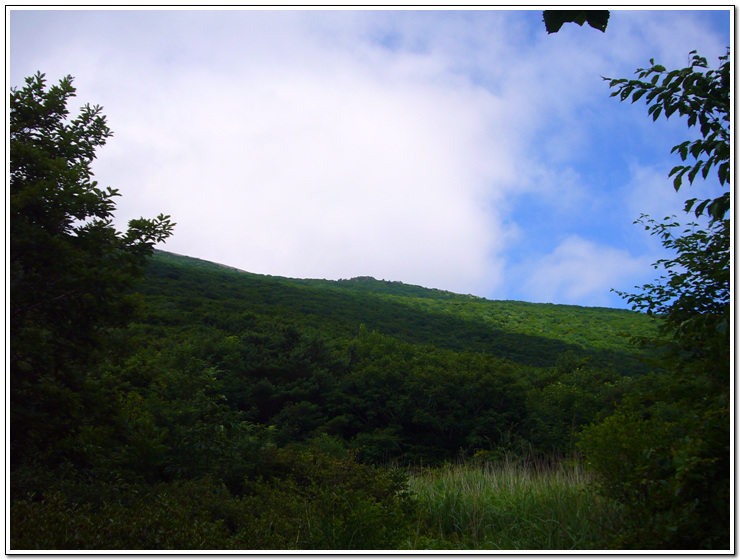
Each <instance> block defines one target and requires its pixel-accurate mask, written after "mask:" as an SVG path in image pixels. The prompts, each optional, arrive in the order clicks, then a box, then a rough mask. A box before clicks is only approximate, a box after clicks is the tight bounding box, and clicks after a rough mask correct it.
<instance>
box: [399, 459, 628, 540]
mask: <svg viewBox="0 0 740 560" xmlns="http://www.w3.org/2000/svg"><path fill="white" fill-rule="evenodd" d="M409 484H410V489H411V491H412V492H413V493H414V494H415V496H416V498H417V500H418V504H419V519H418V523H417V532H416V537H415V539H414V541H413V542H411V543H409V544H410V547H411V548H434V549H478V550H593V549H600V548H603V546H604V544H603V543H605V542H607V538H606V535H607V534H608V533H610V532H611V531H613V530H614V529H615V527H616V525H617V524H618V519H619V511H618V509H617V507H616V506H614V505H613V504H611V503H609V502H607V501H605V500H604V499H603V498H601V497H600V496H598V495H597V494H596V492H595V490H594V489H593V487H592V486H591V485H590V480H589V477H588V476H587V475H586V474H585V473H584V472H583V471H582V470H581V469H580V468H579V467H578V465H576V464H573V463H560V464H557V465H555V466H554V467H548V466H545V465H542V464H524V463H522V462H516V461H511V460H507V461H504V462H502V463H498V464H484V465H472V464H448V465H446V466H444V467H440V468H436V469H425V470H423V471H421V472H419V473H416V474H413V475H412V476H411V477H410V479H409Z"/></svg>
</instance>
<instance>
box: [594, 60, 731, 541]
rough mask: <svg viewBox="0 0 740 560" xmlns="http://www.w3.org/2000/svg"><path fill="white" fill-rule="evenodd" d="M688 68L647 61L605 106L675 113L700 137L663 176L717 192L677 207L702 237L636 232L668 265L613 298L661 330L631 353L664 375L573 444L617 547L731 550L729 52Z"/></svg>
mask: <svg viewBox="0 0 740 560" xmlns="http://www.w3.org/2000/svg"><path fill="white" fill-rule="evenodd" d="M691 57H692V58H691V64H690V66H689V67H688V68H683V69H680V70H673V71H670V72H668V71H667V70H666V69H665V68H664V67H663V66H661V65H658V64H655V62H654V61H653V60H651V61H650V63H651V67H650V68H648V69H638V70H637V72H636V73H637V74H639V75H638V79H636V80H627V79H617V80H614V79H611V80H608V81H609V85H610V87H613V88H616V91H614V92H613V93H612V96H618V97H619V98H620V99H621V100H622V101H624V100H626V99H628V98H630V96H631V100H632V102H633V103H634V102H635V101H637V100H639V99H641V98H643V97H644V99H645V101H646V103H647V104H648V106H649V109H648V113H649V114H650V115H651V116H652V118H653V120H654V121H655V120H657V119H658V118H659V116H660V115H661V114H664V115H665V116H666V118H670V117H671V116H672V115H673V114H676V113H677V114H678V115H680V116H685V117H687V120H688V125H689V128H691V127H693V126H695V125H697V124H698V125H699V130H700V134H701V137H700V138H697V139H695V140H687V141H685V142H682V143H681V144H678V145H677V146H675V147H674V148H673V150H672V153H677V154H678V155H679V156H680V157H681V159H682V161H683V162H686V160H687V159H689V156H691V158H693V160H695V161H693V162H689V164H682V165H678V166H676V167H674V168H673V169H672V170H671V172H670V173H669V176H670V177H674V183H673V185H674V188H675V189H676V190H679V189H680V188H681V187H682V186H684V184H683V180H684V177H686V178H688V180H689V184H691V183H693V182H694V180H695V179H696V177H697V176H698V175H699V174H701V176H702V177H703V178H704V179H706V178H707V177H708V176H709V174H710V173H711V172H712V171H713V170H716V173H717V177H718V179H719V183H720V185H721V186H723V187H725V192H723V193H722V194H721V195H720V196H718V197H716V198H714V199H707V200H703V201H697V199H695V198H693V199H690V200H687V201H686V205H685V210H686V212H687V213H689V212H692V211H693V213H694V215H695V217H696V218H702V217H703V218H704V219H705V220H706V221H705V224H706V225H704V226H700V225H699V224H697V223H692V224H689V225H688V226H681V225H680V223H679V222H678V221H675V220H671V219H669V218H666V219H665V220H664V221H663V222H662V223H658V222H655V221H654V220H652V219H650V218H648V217H647V216H642V217H641V218H640V219H639V220H638V221H637V222H638V223H641V224H643V225H644V226H645V228H646V229H647V230H649V231H650V232H651V234H652V235H658V236H659V237H660V238H661V240H662V244H663V246H664V247H665V248H667V249H669V250H671V251H675V254H676V256H675V257H674V258H670V259H661V260H659V261H658V262H656V263H655V265H654V267H655V268H656V269H660V268H662V269H664V270H665V271H666V276H661V277H660V278H659V279H658V281H657V282H655V283H653V284H646V285H644V286H642V288H641V292H639V293H637V294H625V293H621V292H618V293H620V295H622V297H624V298H626V299H627V300H628V301H629V302H630V303H632V304H633V309H635V310H638V311H645V312H647V313H648V314H651V315H653V316H655V317H656V318H657V320H658V321H659V329H658V337H657V338H654V339H651V340H645V339H643V340H640V342H641V343H643V344H645V343H649V344H653V345H656V346H658V347H659V348H660V349H661V350H662V356H663V358H662V363H661V365H662V366H663V367H664V369H665V371H666V372H667V373H665V374H662V375H653V376H652V377H649V378H648V379H646V380H644V381H645V382H644V383H642V384H641V387H638V390H637V391H635V392H634V393H633V394H632V395H631V396H630V397H629V398H628V399H626V400H625V402H623V403H622V406H620V407H619V408H618V409H617V411H616V412H615V414H614V415H613V416H611V417H609V418H607V419H606V420H605V421H604V422H602V423H601V424H598V425H593V426H591V427H590V428H588V429H586V430H585V431H584V433H583V435H582V439H581V448H582V450H583V451H584V453H585V455H586V457H587V460H588V462H589V463H590V465H591V466H592V467H593V468H594V469H595V470H596V472H597V473H599V474H600V475H601V476H602V480H603V488H604V490H605V492H606V493H607V494H608V495H610V496H611V497H613V498H615V499H617V500H619V501H621V502H622V503H623V504H624V505H625V507H626V508H627V519H628V520H629V521H628V525H629V531H627V532H625V534H624V535H623V536H622V537H621V538H620V540H619V541H618V542H615V543H613V544H615V545H616V546H630V547H636V548H665V549H667V548H672V549H673V548H676V549H689V548H693V549H715V548H726V547H728V544H729V535H730V533H729V525H730V433H729V428H730V410H729V402H730V394H729V387H730V374H731V368H730V262H731V258H730V245H731V243H730V220H729V219H728V217H727V214H728V212H729V208H730V197H729V185H730V181H729V180H730V165H729V163H730V114H729V111H730V69H729V49H728V50H727V54H726V55H725V56H722V57H720V66H719V68H718V69H717V70H708V69H707V62H706V60H705V59H704V58H702V57H700V56H698V55H697V54H696V52H695V51H694V52H692V53H691ZM705 69H706V70H705ZM661 77H662V80H661ZM645 78H649V80H647V81H646V80H645ZM703 158H706V159H703ZM681 227H684V228H685V229H684V230H683V231H682V232H681V233H679V234H676V233H674V232H675V231H677V230H680V229H679V228H681ZM615 442H616V443H615Z"/></svg>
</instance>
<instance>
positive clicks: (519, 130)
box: [7, 8, 732, 307]
mask: <svg viewBox="0 0 740 560" xmlns="http://www.w3.org/2000/svg"><path fill="white" fill-rule="evenodd" d="M9 14H10V17H9V47H10V48H9V55H8V62H9V65H8V70H7V79H8V86H9V87H12V86H21V85H22V84H23V79H24V77H25V76H28V75H31V74H33V73H35V72H36V71H37V70H40V71H42V72H44V73H46V75H47V78H48V79H49V81H51V82H55V81H58V79H59V78H61V77H62V76H64V75H67V74H71V75H72V76H74V77H75V82H74V83H75V85H76V87H77V90H78V91H77V93H78V96H77V97H76V98H75V99H74V103H73V105H72V108H76V107H78V106H80V105H82V104H84V103H88V102H89V103H91V104H100V105H103V106H104V112H105V114H106V115H107V116H108V123H109V126H110V127H111V129H112V130H113V132H114V137H113V138H111V139H110V140H109V142H108V145H106V146H105V147H104V148H102V149H101V150H100V151H99V153H98V159H97V160H96V163H95V166H94V171H95V174H96V178H97V180H98V181H99V183H100V184H101V185H103V186H112V187H115V188H118V189H119V190H120V191H121V194H122V197H121V198H120V199H118V212H117V218H116V219H117V222H116V223H117V225H118V227H119V228H121V229H123V228H125V225H126V223H127V222H128V220H130V219H132V218H136V217H139V216H145V217H153V216H155V215H157V214H159V213H160V212H163V213H166V214H171V215H172V217H173V220H174V221H175V222H177V224H178V225H177V227H176V229H175V234H174V236H173V237H172V238H171V239H170V240H169V241H168V242H167V243H166V245H164V246H163V247H162V248H163V249H166V250H170V251H174V252H177V253H181V254H186V255H190V256H195V257H199V258H203V259H207V260H212V261H216V262H221V263H224V264H228V265H231V266H235V267H238V268H242V269H244V270H248V271H251V272H256V273H260V274H271V275H278V276H290V277H303V278H306V277H308V278H329V279H338V278H349V277H353V276H361V275H369V276H374V277H376V278H379V279H386V280H400V281H402V282H406V283H410V284H419V285H423V286H427V287H434V288H440V289H446V290H451V291H454V292H459V293H471V294H475V295H478V296H482V297H487V298H490V299H516V300H525V301H533V302H552V303H565V304H575V305H586V306H609V307H626V304H625V303H624V302H623V300H621V299H620V298H619V297H618V296H617V295H615V294H613V293H610V289H611V288H614V289H617V290H622V291H630V290H632V288H633V287H634V286H635V285H642V284H644V283H646V282H650V281H652V280H653V279H654V278H655V276H656V271H655V270H653V268H652V267H651V263H653V262H655V261H656V260H657V259H659V258H661V257H663V256H665V255H664V253H663V252H662V248H661V247H660V244H659V242H658V241H657V240H656V239H654V238H651V237H650V236H649V235H648V233H647V232H645V231H644V229H643V228H641V227H639V226H636V225H633V221H634V220H635V219H637V218H638V217H639V216H640V214H641V213H647V214H650V215H651V216H653V217H655V218H658V219H660V218H663V217H664V216H668V215H671V214H681V213H682V212H681V209H682V207H683V201H684V200H685V199H687V198H692V197H700V196H703V195H711V194H712V193H716V192H719V185H718V183H717V182H716V180H710V181H707V182H706V183H704V184H701V185H695V186H692V187H691V188H688V187H687V190H685V191H684V190H682V191H681V192H680V193H678V194H676V193H675V192H674V191H673V188H672V181H671V180H670V179H669V178H668V177H667V175H668V172H669V171H670V169H671V168H672V167H673V166H674V165H676V164H677V163H678V161H679V160H678V158H677V156H674V155H671V154H670V149H671V147H672V146H674V145H676V144H678V143H680V142H682V141H683V140H686V139H689V138H690V137H692V136H691V135H692V134H694V133H693V132H690V131H689V130H688V129H687V127H686V124H685V122H682V121H681V120H679V119H678V118H676V117H674V118H672V119H671V120H668V121H666V120H665V119H662V118H661V119H660V120H659V121H658V122H657V123H653V121H652V119H651V118H649V117H648V115H647V108H646V106H645V105H644V104H636V105H630V104H628V103H619V102H618V101H617V100H616V99H614V98H610V97H609V93H610V91H609V88H608V86H607V83H606V82H604V80H602V76H606V77H613V78H621V77H632V76H633V74H634V71H635V70H636V69H637V68H641V67H646V66H648V65H649V60H650V59H651V58H655V60H656V62H659V63H661V64H663V65H664V66H666V67H668V68H680V67H685V66H687V64H688V56H689V52H690V51H692V50H698V51H699V53H700V54H701V55H703V56H705V57H706V58H707V59H708V61H709V63H710V65H713V66H716V64H717V57H719V56H721V55H723V54H724V52H725V48H726V46H728V45H730V44H731V36H730V33H731V30H730V20H731V16H732V13H731V11H730V10H729V9H727V8H723V9H717V10H708V9H702V10H688V9H680V10H677V9H670V10H669V9H664V10H663V9H661V10H631V11H630V10H612V15H611V20H610V22H609V26H608V29H607V31H606V33H603V34H602V33H601V32H599V31H596V30H594V29H591V28H589V27H588V26H585V27H578V26H576V25H573V24H569V25H566V26H564V27H563V28H562V30H561V31H560V32H559V33H557V34H552V35H548V34H547V33H546V32H545V30H544V24H543V23H542V13H541V11H539V10H482V9H475V10H461V11H448V10H439V9H434V10H382V9H375V10H295V9H282V10H255V9H237V10H200V9H188V10H177V9H166V10H141V9H139V10H134V9H118V10H115V9H110V10H89V9H76V10H64V11H59V10H55V11H51V10H30V9H12V10H10V11H9Z"/></svg>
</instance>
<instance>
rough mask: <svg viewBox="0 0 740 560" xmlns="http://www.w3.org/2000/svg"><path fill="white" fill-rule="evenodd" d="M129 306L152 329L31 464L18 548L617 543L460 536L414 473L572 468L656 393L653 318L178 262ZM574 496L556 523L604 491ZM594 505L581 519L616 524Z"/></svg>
mask: <svg viewBox="0 0 740 560" xmlns="http://www.w3.org/2000/svg"><path fill="white" fill-rule="evenodd" d="M129 304H130V305H131V307H132V310H133V315H132V317H133V319H132V320H131V321H130V322H129V323H128V324H127V325H126V326H124V327H120V328H118V329H114V330H111V331H109V333H108V339H109V343H108V344H107V345H106V347H105V353H104V354H103V355H100V356H98V358H99V359H98V362H97V364H96V365H95V366H94V367H93V366H91V369H90V370H89V380H88V383H87V385H86V386H85V387H84V389H83V390H81V391H80V392H79V393H77V394H76V396H75V395H72V396H70V397H69V398H73V399H77V402H79V403H80V404H82V406H83V408H77V409H76V410H77V411H78V412H76V413H75V414H76V415H77V416H76V418H78V419H80V420H81V423H78V424H77V427H76V428H75V429H72V430H71V431H70V433H69V435H68V436H67V437H64V438H60V439H57V440H54V441H45V442H44V447H43V449H41V448H39V449H28V450H27V452H26V454H20V461H19V463H20V464H21V465H22V466H21V467H18V468H16V471H15V474H14V477H13V480H12V492H13V495H14V496H15V497H16V498H15V499H14V503H13V513H12V516H13V520H14V521H13V530H12V535H11V539H12V541H13V547H14V548H29V549H38V548H42V549H43V548H55V549H60V548H61V549H64V548H72V549H78V548H142V547H143V548H183V549H186V548H199V549H208V548H211V549H213V548H217V549H226V548H252V549H259V548H266V549H276V548H277V549H281V548H282V549H286V548H287V549H291V548H308V549H322V548H338V549H346V548H353V549H388V548H417V547H421V548H429V547H431V548H460V547H468V546H474V547H475V546H479V545H481V543H484V542H485V543H486V545H485V546H493V547H507V546H515V547H518V548H522V547H523V548H527V547H533V546H541V544H540V543H541V542H549V541H548V540H547V539H555V540H553V541H552V543H553V546H557V547H566V548H570V547H585V546H599V545H600V544H601V543H596V544H594V539H596V540H598V539H599V538H601V537H600V536H599V535H601V534H602V532H603V530H604V527H605V525H604V523H605V522H604V519H603V517H604V516H603V515H602V514H598V515H595V516H592V517H589V518H588V519H586V520H584V519H583V518H582V517H581V515H580V514H578V513H577V512H574V513H573V515H572V516H567V517H563V518H562V520H561V521H558V522H557V523H560V525H556V526H550V525H548V526H549V527H550V528H549V529H547V530H546V531H545V533H542V532H534V531H533V529H532V528H531V527H530V528H529V529H528V528H527V527H528V526H527V523H528V521H524V523H525V524H524V525H522V526H521V527H520V530H521V534H522V535H526V534H529V533H531V534H532V535H535V534H536V535H537V539H545V540H544V541H543V540H537V541H534V540H533V541H531V542H530V541H527V540H526V539H525V540H519V541H518V542H517V543H516V544H515V545H513V544H512V542H513V541H508V540H506V539H510V538H513V537H511V536H507V537H506V539H504V540H500V539H499V540H497V539H498V537H497V536H496V535H497V534H498V533H497V532H496V531H498V529H495V527H497V526H498V525H496V523H494V522H493V521H491V524H490V525H487V527H488V528H487V529H485V531H484V530H483V529H480V530H479V529H477V528H476V527H477V525H475V526H473V528H472V529H471V528H470V527H462V526H461V527H458V528H457V529H451V528H450V527H457V525H454V523H453V520H452V519H451V518H450V519H447V520H446V521H445V522H444V523H445V525H444V526H445V527H446V528H444V529H440V528H439V527H438V521H435V520H437V519H439V516H440V515H442V516H445V515H447V514H445V513H444V511H445V510H444V509H443V511H441V512H440V511H439V510H437V509H436V508H437V507H443V508H444V507H447V506H444V504H442V505H439V504H435V503H433V502H432V503H430V502H429V499H430V498H429V496H428V495H427V494H424V491H423V490H422V487H423V484H425V483H424V482H423V481H424V480H426V478H424V476H422V477H421V478H419V477H418V476H417V477H416V478H415V479H414V480H416V481H417V482H416V483H415V484H416V486H415V487H414V488H416V490H412V488H411V487H409V486H408V485H407V476H408V474H407V473H413V472H420V471H418V469H421V468H422V467H423V468H428V467H434V466H439V467H442V465H444V464H450V462H455V463H457V462H460V461H463V462H468V463H469V464H470V465H471V468H473V469H477V468H479V467H480V468H487V467H486V465H487V464H497V463H500V462H501V461H507V462H510V461H514V463H507V464H511V465H513V467H512V468H513V469H514V470H515V471H516V472H521V470H520V469H521V468H525V469H527V468H528V467H527V465H531V464H542V465H547V464H555V463H556V462H557V461H558V458H563V457H570V456H573V454H574V453H575V452H576V447H575V442H576V435H577V433H578V431H579V430H580V429H581V427H583V426H585V425H588V424H590V423H592V422H596V421H599V420H601V419H603V418H605V417H606V416H607V415H609V414H610V413H611V412H613V410H614V408H615V406H616V404H617V403H618V402H619V400H620V399H621V398H622V396H623V395H625V394H626V393H628V392H629V391H630V390H631V387H632V386H633V385H634V384H635V383H637V382H638V381H639V379H641V378H642V377H643V376H644V375H646V372H647V371H648V366H647V365H646V364H645V363H644V362H643V361H641V360H642V359H643V358H644V357H645V356H640V355H639V353H638V352H639V351H638V350H636V349H635V348H634V347H633V346H631V345H630V344H629V340H628V337H627V335H649V334H650V333H651V332H652V329H653V324H652V322H651V320H650V319H649V318H648V317H647V316H645V315H642V314H638V313H634V312H630V311H624V310H616V309H603V308H582V307H574V306H562V305H546V304H528V303H523V302H513V301H488V300H484V299H481V298H477V297H473V296H465V295H458V294H453V293H449V292H443V291H440V290H433V289H426V288H421V287H418V286H409V285H406V284H402V283H400V282H387V281H379V280H375V279H372V278H368V277H365V278H357V279H350V280H340V281H326V280H298V279H288V278H279V277H271V276H261V275H256V274H250V273H247V272H243V271H239V270H236V269H233V268H230V267H227V266H223V265H217V264H214V263H210V262H207V261H203V260H200V259H194V258H190V257H184V256H180V255H175V254H172V253H167V252H162V251H155V252H154V254H153V256H152V257H151V258H150V260H149V263H148V266H147V268H146V271H145V274H144V277H143V280H142V282H141V283H140V284H139V286H138V287H137V290H136V292H135V294H133V299H132V300H130V302H129ZM24 459H25V460H24ZM553 461H555V463H554V462H553ZM476 465H478V466H476ZM517 465H518V466H517ZM409 469H410V470H409ZM517 469H519V470H517ZM486 472H489V471H486ZM432 476H434V475H432ZM471 476H474V474H473V472H472V471H471ZM486 476H489V475H486ZM518 476H519V475H518ZM533 480H534V479H533ZM537 480H540V479H539V478H538V479H537ZM553 480H555V479H553ZM557 480H558V482H553V483H554V484H555V486H553V490H552V491H551V493H550V494H549V495H544V494H543V495H542V500H544V501H543V502H542V503H541V506H542V507H543V508H544V509H543V510H542V512H544V513H537V514H536V515H538V516H539V515H545V516H549V515H551V514H552V513H551V512H554V511H555V510H554V509H552V504H553V503H554V502H552V499H553V497H554V496H556V495H558V494H563V495H565V494H568V495H571V494H572V495H574V496H575V495H579V494H582V493H583V492H584V491H585V486H584V482H583V479H582V477H580V478H579V477H575V478H574V480H576V482H574V483H573V485H571V486H567V487H566V486H564V485H563V482H562V481H561V480H560V479H559V478H558V479H557ZM564 480H569V479H568V478H567V477H566V479H564ZM420 484H421V485H422V486H419V485H420ZM532 488H534V487H532ZM518 492H521V496H522V499H523V500H529V498H526V496H527V495H528V492H530V490H528V489H527V488H525V487H521V488H520V490H518ZM417 494H418V497H417ZM446 494H447V493H446V492H445V495H446ZM583 496H584V500H585V502H584V501H581V502H579V505H578V506H577V507H578V508H586V509H588V508H598V509H594V510H593V511H600V512H603V511H607V510H608V511H612V510H609V509H608V508H609V507H610V506H609V504H607V503H601V502H600V501H598V500H599V499H598V498H597V497H596V496H595V495H593V494H589V495H586V494H583ZM419 499H421V500H422V501H418V500H419ZM538 500H539V498H537V500H535V502H533V503H532V504H530V506H528V507H532V508H535V509H534V510H533V511H539V509H538V508H539V507H540V502H539V501H538ZM527 503H529V501H527ZM589 504H591V505H589ZM456 507H458V506H456ZM475 507H477V506H475ZM517 507H518V506H517ZM574 507H576V506H574ZM604 508H607V509H604ZM451 514H452V513H450V515H451ZM455 515H456V516H457V515H458V514H455ZM460 515H468V513H465V512H462V513H460ZM472 515H473V517H472V519H477V514H476V513H475V512H473V514H472ZM507 515H509V514H507ZM609 516H617V517H616V518H617V519H618V514H617V513H616V510H614V511H612V513H610V514H609ZM98 517H100V518H104V519H105V520H106V521H105V524H104V525H103V526H101V525H99V524H95V523H92V521H91V520H94V519H96V518H98ZM611 518H612V517H609V519H611ZM566 520H567V522H566ZM450 523H453V525H449V524H450ZM548 523H549V522H548ZM563 523H566V524H565V525H563ZM568 523H573V524H574V525H570V524H568ZM584 523H585V525H584ZM610 523H611V522H610ZM60 524H63V525H64V526H65V527H68V530H66V531H65V532H63V533H60V532H59V531H58V529H57V527H59V525H60ZM606 526H607V527H612V526H613V524H612V525H610V524H608V523H607V525H606ZM576 527H579V528H578V529H576ZM494 529H495V530H494ZM530 529H532V530H530ZM440 531H441V532H440ZM471 531H472V533H471ZM481 531H483V532H481ZM492 531H493V533H492ZM553 531H555V532H553ZM574 532H578V534H577V535H576V534H574ZM484 533H485V534H484ZM122 535H124V536H122ZM564 535H571V536H570V537H567V538H566V537H565V536H564ZM501 538H503V537H501ZM533 538H534V537H533ZM143 543H146V544H143ZM496 543H498V544H496ZM555 543H560V544H557V545H556V544H555Z"/></svg>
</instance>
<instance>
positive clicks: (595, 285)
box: [523, 235, 652, 305]
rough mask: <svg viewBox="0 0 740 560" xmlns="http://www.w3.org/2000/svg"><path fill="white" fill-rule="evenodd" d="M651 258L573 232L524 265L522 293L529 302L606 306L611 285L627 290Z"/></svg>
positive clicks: (646, 266) (609, 300)
mask: <svg viewBox="0 0 740 560" xmlns="http://www.w3.org/2000/svg"><path fill="white" fill-rule="evenodd" d="M651 262H652V261H651V260H650V259H649V258H646V257H633V256H632V255H630V254H629V253H628V252H627V251H625V250H622V249H617V248H615V247H609V246H606V245H601V244H597V243H594V242H592V241H589V240H587V239H583V238H581V237H579V236H577V235H571V236H568V237H567V238H566V239H564V240H563V241H562V243H560V244H559V245H558V246H557V247H556V248H555V250H554V251H553V252H552V253H551V254H549V255H546V256H544V257H542V258H541V259H540V260H539V261H536V262H534V263H531V265H530V266H529V267H528V271H529V279H528V280H527V282H526V284H525V287H524V290H523V292H524V293H526V294H527V295H528V296H529V301H534V302H557V303H572V304H579V305H608V304H609V303H610V302H611V300H612V299H613V298H611V297H610V296H609V292H610V290H611V289H612V288H614V289H618V290H624V289H625V288H626V291H629V290H630V289H631V288H632V286H633V285H635V283H636V282H637V281H638V280H635V279H636V278H641V277H642V276H644V274H645V271H646V270H649V265H650V263H651Z"/></svg>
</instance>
